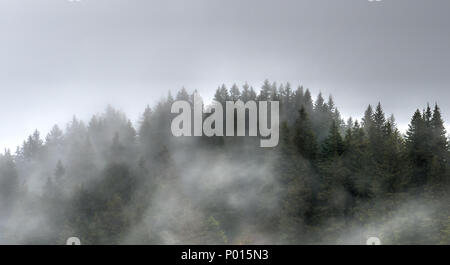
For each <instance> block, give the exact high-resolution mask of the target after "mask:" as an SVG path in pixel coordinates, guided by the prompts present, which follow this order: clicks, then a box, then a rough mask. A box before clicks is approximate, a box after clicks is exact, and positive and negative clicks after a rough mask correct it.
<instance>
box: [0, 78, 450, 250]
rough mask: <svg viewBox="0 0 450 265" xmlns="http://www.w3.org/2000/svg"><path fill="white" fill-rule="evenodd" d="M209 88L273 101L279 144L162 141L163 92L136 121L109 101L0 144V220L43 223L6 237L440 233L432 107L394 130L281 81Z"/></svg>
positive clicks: (439, 128) (440, 161)
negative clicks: (88, 113)
mask: <svg viewBox="0 0 450 265" xmlns="http://www.w3.org/2000/svg"><path fill="white" fill-rule="evenodd" d="M326 98H327V97H326ZM214 99H215V100H217V101H219V102H221V103H224V102H225V101H227V100H233V101H236V100H242V101H244V102H247V101H249V100H256V99H258V100H279V101H280V114H281V124H280V141H279V145H278V147H277V148H273V149H261V148H259V144H258V141H257V139H255V138H251V137H243V138H241V139H234V138H232V139H230V138H226V137H213V138H207V137H198V138H194V137H193V138H174V137H172V135H171V134H170V122H171V119H172V117H174V116H173V114H171V113H170V108H171V104H172V103H173V101H174V98H172V96H171V94H170V93H169V95H168V96H167V99H165V100H162V101H161V102H159V103H158V104H156V105H155V106H154V107H152V108H150V107H148V106H147V108H145V110H144V112H143V114H142V117H141V120H140V123H139V127H138V128H137V129H135V128H134V126H133V125H132V123H131V122H130V120H129V119H128V118H127V117H126V116H125V114H123V113H121V112H120V111H117V110H115V109H113V108H112V107H108V108H107V109H106V110H105V112H104V113H102V114H99V115H95V116H94V117H93V118H92V119H91V120H90V121H89V123H88V124H87V125H85V123H84V122H82V121H79V120H78V119H76V118H75V117H74V118H73V120H72V121H71V122H70V123H69V125H68V126H67V128H66V130H65V131H64V132H63V131H62V130H61V129H60V128H59V127H58V126H55V127H53V129H52V130H51V131H50V133H49V134H48V135H47V137H46V138H45V142H44V141H43V140H42V139H41V137H40V134H39V132H38V131H35V132H34V133H33V134H32V135H31V136H30V137H28V139H27V140H26V141H25V142H24V143H23V145H22V146H21V147H19V148H18V150H17V153H16V155H11V154H10V152H9V151H6V152H5V153H4V155H0V211H1V213H2V217H0V219H1V218H6V219H1V220H2V221H3V220H7V218H10V216H13V215H14V214H18V216H19V217H21V218H23V216H25V215H26V213H29V212H31V213H33V214H40V216H39V220H45V221H42V223H44V224H45V225H43V224H42V223H40V227H41V226H42V227H46V229H48V230H50V231H46V230H45V229H42V231H39V233H35V234H33V235H28V234H25V235H23V236H22V237H17V239H15V240H16V241H17V243H24V242H26V243H45V244H47V243H48V244H63V243H64V241H65V240H66V239H67V238H68V237H70V236H78V237H80V238H81V239H82V242H83V244H127V243H143V244H167V243H169V244H180V243H181V244H189V243H195V244H228V243H230V244H237V243H257V244H258V243H259V244H264V243H272V244H274V243H288V244H308V243H328V244H333V243H352V244H359V243H362V244H364V241H365V239H366V238H365V237H366V236H368V235H376V236H379V237H381V238H382V241H383V243H390V244H401V243H404V244H419V243H421V244H449V240H450V239H449V236H450V208H449V205H450V201H449V198H450V196H449V195H448V192H449V190H450V188H449V187H450V186H449V185H450V181H449V176H450V172H449V161H450V157H449V145H448V139H447V132H446V130H445V127H444V121H443V118H442V114H441V112H440V109H439V107H438V106H437V104H436V105H435V106H434V108H431V107H430V106H427V107H426V109H424V110H423V111H420V110H417V111H416V112H415V113H414V115H413V117H412V119H411V122H410V125H409V128H408V130H407V132H406V134H405V135H403V134H402V133H401V132H400V131H399V130H398V129H397V126H396V123H395V119H394V117H393V116H390V117H389V116H386V114H385V113H384V110H383V108H382V106H381V104H380V103H378V104H377V106H376V108H375V109H373V108H372V106H370V105H369V107H368V108H367V109H366V111H365V113H364V116H363V118H362V120H361V122H360V121H358V120H354V119H351V118H350V119H348V121H347V123H346V124H344V122H343V120H342V118H341V115H340V112H339V110H338V109H337V107H336V105H335V102H334V100H333V98H332V97H331V96H330V97H328V99H327V100H325V99H324V97H323V95H322V94H320V93H319V94H318V95H317V98H316V100H315V102H314V103H313V101H312V96H311V92H310V91H309V89H305V88H303V87H302V86H300V87H298V88H297V89H293V88H292V87H291V84H289V83H286V84H279V85H277V84H276V83H272V82H269V80H265V81H264V83H263V85H262V87H261V90H260V92H259V93H258V94H257V93H256V92H255V90H254V89H253V88H252V87H250V86H249V85H248V84H244V86H243V87H242V89H240V88H239V87H238V86H237V85H236V84H234V85H233V86H232V87H231V89H229V90H228V89H227V88H226V86H225V85H222V86H220V87H219V88H218V89H217V91H216V93H215V95H214ZM176 100H187V101H189V102H191V103H192V94H189V93H188V91H187V90H186V89H184V88H183V89H181V90H180V91H179V92H178V93H177V94H176ZM28 189H30V190H29V191H28ZM33 209H42V212H39V211H37V210H34V211H32V210H33ZM13 210H14V211H13ZM11 218H12V217H11ZM37 219H38V218H37V217H36V220H37ZM355 231H356V232H355ZM13 233H17V232H16V230H15V231H14V232H11V234H13ZM11 238H13V237H11ZM0 239H1V237H0ZM16 241H15V242H16Z"/></svg>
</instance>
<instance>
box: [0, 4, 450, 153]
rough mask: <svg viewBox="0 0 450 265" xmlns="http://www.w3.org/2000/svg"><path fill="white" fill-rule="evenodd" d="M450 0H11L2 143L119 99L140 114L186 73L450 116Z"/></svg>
mask: <svg viewBox="0 0 450 265" xmlns="http://www.w3.org/2000/svg"><path fill="white" fill-rule="evenodd" d="M449 11H450V1H448V0H431V1H430V0H382V2H369V1H367V0H338V1H337V0H270V1H269V0H177V1H175V0H161V1H150V0H81V2H69V1H68V0H0V92H1V99H2V101H1V104H0V120H1V122H2V126H1V129H0V148H4V147H9V148H12V149H13V150H15V146H16V145H18V144H20V143H21V142H22V141H23V140H24V139H25V137H26V136H27V135H29V134H30V133H32V131H33V130H34V129H36V128H37V129H38V130H40V131H41V133H42V134H43V136H45V134H46V133H47V132H48V131H49V129H50V128H51V127H52V125H53V124H55V123H58V124H60V125H64V124H65V123H66V122H67V121H69V120H70V119H71V117H72V115H74V114H76V115H77V116H78V117H80V118H82V119H85V120H86V119H88V118H89V117H90V116H91V115H92V114H95V113H97V112H101V111H102V110H103V109H104V107H105V106H106V105H107V104H112V105H113V106H115V107H118V108H120V109H121V110H123V111H125V112H126V113H127V114H128V115H129V117H130V118H131V119H132V120H133V121H137V119H138V117H139V114H140V113H141V112H142V111H143V109H144V107H145V106H146V104H152V103H154V102H155V101H157V100H158V99H160V98H161V97H162V96H163V95H166V94H167V91H168V90H171V91H172V92H175V91H176V90H178V89H179V88H181V87H182V86H185V87H186V88H187V89H188V90H191V91H192V90H193V89H198V90H199V91H200V92H201V94H202V95H204V96H206V97H210V96H211V95H212V93H213V92H214V90H215V89H216V87H217V86H218V85H219V84H222V83H225V84H227V85H228V86H230V85H231V84H232V83H233V82H236V83H238V84H239V85H241V84H243V83H244V82H245V81H248V82H249V83H250V84H251V85H254V86H255V87H259V86H260V85H261V84H262V82H263V80H264V79H265V78H269V79H270V80H271V81H277V82H286V81H290V82H291V83H292V84H293V85H298V84H303V85H304V86H306V87H309V88H311V90H312V92H313V94H314V95H315V94H317V93H318V92H319V91H322V92H323V93H325V94H328V93H331V94H333V96H334V98H335V101H336V103H337V105H338V107H339V108H340V110H341V112H342V113H343V115H344V116H346V117H348V116H350V115H352V116H356V117H358V118H359V117H360V116H361V115H362V113H363V111H364V109H365V107H366V106H367V105H368V104H369V103H372V104H376V103H377V101H381V102H382V104H383V105H384V108H385V111H386V112H387V113H394V114H395V116H396V118H397V121H398V123H399V124H400V126H401V127H402V128H404V127H405V126H406V124H407V123H408V122H409V119H410V117H411V116H412V113H413V112H414V110H415V109H416V108H417V107H421V108H422V107H423V106H424V105H425V104H426V103H427V102H430V103H434V102H435V101H438V103H439V104H440V105H441V107H442V109H443V112H444V118H446V120H449V119H450V102H449V101H450V98H449V94H450V90H449V85H450V28H449V27H450V16H449Z"/></svg>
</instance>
